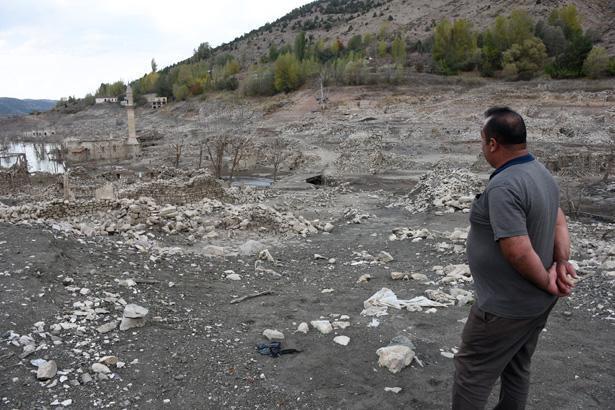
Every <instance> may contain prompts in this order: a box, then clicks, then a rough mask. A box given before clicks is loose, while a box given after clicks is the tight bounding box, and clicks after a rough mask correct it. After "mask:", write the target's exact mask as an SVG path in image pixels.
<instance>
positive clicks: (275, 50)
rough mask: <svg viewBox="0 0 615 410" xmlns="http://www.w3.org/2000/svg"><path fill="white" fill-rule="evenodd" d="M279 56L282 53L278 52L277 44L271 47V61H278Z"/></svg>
mask: <svg viewBox="0 0 615 410" xmlns="http://www.w3.org/2000/svg"><path fill="white" fill-rule="evenodd" d="M279 55H280V52H279V51H278V48H277V47H276V45H275V44H272V45H271V46H269V61H271V62H273V61H275V60H277V59H278V56H279Z"/></svg>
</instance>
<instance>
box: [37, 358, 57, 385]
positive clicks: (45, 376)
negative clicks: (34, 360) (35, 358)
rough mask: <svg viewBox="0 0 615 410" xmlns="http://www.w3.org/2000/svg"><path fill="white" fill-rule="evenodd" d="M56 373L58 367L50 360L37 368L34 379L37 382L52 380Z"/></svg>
mask: <svg viewBox="0 0 615 410" xmlns="http://www.w3.org/2000/svg"><path fill="white" fill-rule="evenodd" d="M57 372H58V365H57V364H56V362H55V360H50V361H48V362H45V363H43V364H42V365H40V366H39V367H38V370H37V371H36V378H37V379H38V380H49V379H53V378H54V377H55V375H56V373H57Z"/></svg>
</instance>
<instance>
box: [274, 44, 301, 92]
mask: <svg viewBox="0 0 615 410" xmlns="http://www.w3.org/2000/svg"><path fill="white" fill-rule="evenodd" d="M274 70H275V71H274V86H275V89H276V91H278V92H282V91H283V92H285V93H287V92H290V91H294V90H296V89H298V88H299V87H300V86H301V84H302V82H303V79H302V78H301V65H300V64H299V60H297V57H295V56H294V55H293V54H291V53H286V54H283V55H281V56H279V57H278V59H277V60H276V61H275V65H274Z"/></svg>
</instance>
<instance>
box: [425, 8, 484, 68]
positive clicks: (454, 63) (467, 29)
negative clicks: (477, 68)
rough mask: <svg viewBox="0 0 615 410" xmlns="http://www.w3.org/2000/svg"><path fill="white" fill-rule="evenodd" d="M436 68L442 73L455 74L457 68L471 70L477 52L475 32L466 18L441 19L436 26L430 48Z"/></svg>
mask: <svg viewBox="0 0 615 410" xmlns="http://www.w3.org/2000/svg"><path fill="white" fill-rule="evenodd" d="M432 54H433V58H434V61H435V62H436V67H437V70H438V71H440V72H441V73H442V74H455V73H457V72H458V71H459V70H471V69H472V68H473V66H474V64H475V59H476V57H477V54H478V48H477V45H476V34H475V33H474V32H473V31H472V25H471V23H470V22H469V21H468V20H464V19H459V20H455V21H453V22H452V23H451V22H450V21H449V20H442V21H441V22H440V23H438V25H437V26H436V30H435V33H434V45H433V50H432Z"/></svg>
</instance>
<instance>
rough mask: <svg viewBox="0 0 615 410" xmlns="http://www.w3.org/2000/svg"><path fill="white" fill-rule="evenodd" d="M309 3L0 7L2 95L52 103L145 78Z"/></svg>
mask: <svg viewBox="0 0 615 410" xmlns="http://www.w3.org/2000/svg"><path fill="white" fill-rule="evenodd" d="M306 3H308V1H306V0H259V1H254V0H250V1H248V0H235V1H232V0H230V1H226V2H214V1H198V0H195V1H189V0H175V1H173V2H168V1H164V2H163V1H157V0H152V1H145V0H130V1H126V0H104V1H95V0H38V1H34V0H20V1H14V2H13V1H11V2H8V1H0V60H1V61H2V62H3V70H2V71H3V76H1V77H0V94H2V96H11V97H17V98H54V99H58V98H60V97H62V96H68V95H75V96H83V95H85V94H86V93H87V92H92V91H94V90H95V88H97V87H98V85H99V84H100V83H101V82H110V81H116V80H117V79H120V78H121V79H123V80H131V79H134V78H137V77H140V76H142V75H143V74H144V73H145V72H146V71H147V70H148V69H149V63H150V60H151V59H152V58H155V59H156V61H157V62H158V65H159V67H164V66H166V65H169V64H172V63H174V62H177V61H179V60H182V59H184V58H187V57H189V56H190V55H191V53H192V50H193V49H194V48H196V47H197V46H198V45H199V44H200V43H202V42H205V41H207V42H209V43H210V44H211V45H212V46H217V45H219V44H221V43H224V42H229V41H231V40H233V39H234V38H236V37H239V36H241V35H242V34H244V33H246V32H249V31H251V30H253V29H255V28H258V27H260V26H261V25H263V24H265V23H266V22H268V21H269V22H271V21H273V20H275V19H277V18H279V17H282V16H283V15H284V14H286V13H288V12H289V11H291V10H292V9H293V8H295V7H298V6H300V5H302V4H306Z"/></svg>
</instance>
